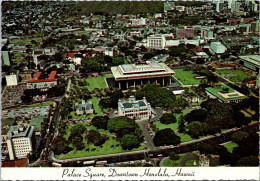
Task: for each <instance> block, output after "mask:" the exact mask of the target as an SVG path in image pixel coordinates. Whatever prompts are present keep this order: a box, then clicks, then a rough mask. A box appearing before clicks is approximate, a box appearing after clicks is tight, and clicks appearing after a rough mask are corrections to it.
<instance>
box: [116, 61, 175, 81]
mask: <svg viewBox="0 0 260 181" xmlns="http://www.w3.org/2000/svg"><path fill="white" fill-rule="evenodd" d="M111 71H112V73H113V75H114V77H115V79H116V80H117V79H120V78H123V79H137V78H142V77H143V78H149V77H150V76H151V77H152V76H155V77H169V76H171V75H174V74H175V72H174V71H173V70H172V69H171V68H169V67H168V66H167V65H166V64H164V63H158V62H154V61H153V62H150V61H147V62H146V64H124V65H119V66H116V67H111Z"/></svg>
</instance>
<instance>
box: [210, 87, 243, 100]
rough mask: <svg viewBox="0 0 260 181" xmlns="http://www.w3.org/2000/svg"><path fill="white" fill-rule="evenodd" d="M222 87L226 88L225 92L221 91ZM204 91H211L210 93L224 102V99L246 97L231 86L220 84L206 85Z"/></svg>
mask: <svg viewBox="0 0 260 181" xmlns="http://www.w3.org/2000/svg"><path fill="white" fill-rule="evenodd" d="M223 88H228V91H227V92H224V91H223ZM206 91H208V92H209V93H211V94H212V95H214V96H216V97H217V98H219V99H220V100H222V101H224V102H226V101H234V100H240V99H246V98H247V96H245V95H244V94H242V93H240V92H238V91H236V90H234V89H232V88H231V87H229V86H227V85H222V86H219V87H214V88H213V87H207V88H206Z"/></svg>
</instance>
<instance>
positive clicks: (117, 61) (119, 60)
mask: <svg viewBox="0 0 260 181" xmlns="http://www.w3.org/2000/svg"><path fill="white" fill-rule="evenodd" d="M124 63H125V61H124V58H123V57H115V58H114V59H113V61H112V64H113V66H117V65H122V64H124Z"/></svg>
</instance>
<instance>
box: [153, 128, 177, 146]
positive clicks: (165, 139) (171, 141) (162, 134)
mask: <svg viewBox="0 0 260 181" xmlns="http://www.w3.org/2000/svg"><path fill="white" fill-rule="evenodd" d="M180 140H181V138H180V137H179V136H177V135H176V134H175V133H174V132H173V130H172V129H171V128H166V129H162V130H160V131H158V132H157V133H156V134H155V136H154V139H153V142H154V145H155V146H164V145H178V144H179V143H180Z"/></svg>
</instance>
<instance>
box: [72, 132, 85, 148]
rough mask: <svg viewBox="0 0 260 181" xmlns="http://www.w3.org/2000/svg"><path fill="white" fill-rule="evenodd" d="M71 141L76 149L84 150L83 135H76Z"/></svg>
mask: <svg viewBox="0 0 260 181" xmlns="http://www.w3.org/2000/svg"><path fill="white" fill-rule="evenodd" d="M71 143H72V146H73V147H74V148H75V149H76V150H83V149H84V148H85V144H84V142H83V137H82V136H81V135H76V136H74V137H72V141H71Z"/></svg>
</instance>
